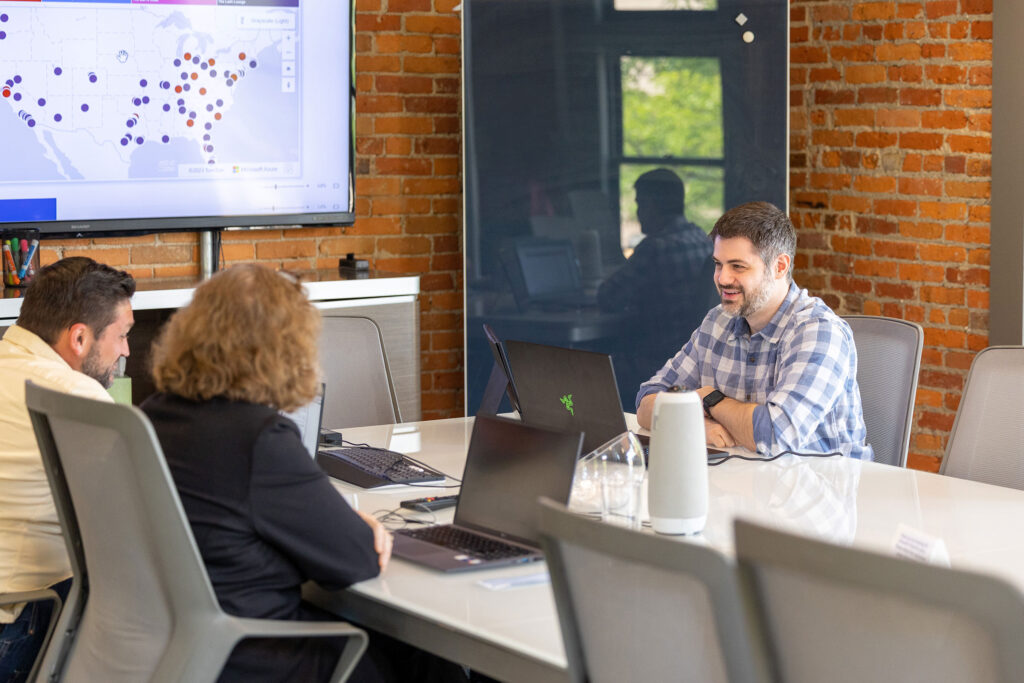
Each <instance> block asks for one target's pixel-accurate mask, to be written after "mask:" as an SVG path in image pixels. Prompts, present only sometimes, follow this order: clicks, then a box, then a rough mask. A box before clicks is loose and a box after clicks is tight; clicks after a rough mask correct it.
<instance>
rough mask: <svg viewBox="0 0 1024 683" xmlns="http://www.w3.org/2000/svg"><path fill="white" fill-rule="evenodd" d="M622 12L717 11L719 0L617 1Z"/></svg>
mask: <svg viewBox="0 0 1024 683" xmlns="http://www.w3.org/2000/svg"><path fill="white" fill-rule="evenodd" d="M615 9H616V10H617V11H620V12H633V11H652V10H653V11H658V10H716V9H718V0H615Z"/></svg>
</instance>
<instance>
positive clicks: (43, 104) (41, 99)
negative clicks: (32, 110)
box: [37, 97, 46, 107]
mask: <svg viewBox="0 0 1024 683" xmlns="http://www.w3.org/2000/svg"><path fill="white" fill-rule="evenodd" d="M37 102H38V103H39V106H40V107H45V106H46V98H45V97H40V98H39V99H38V100H37Z"/></svg>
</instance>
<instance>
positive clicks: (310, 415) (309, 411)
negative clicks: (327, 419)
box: [281, 383, 327, 458]
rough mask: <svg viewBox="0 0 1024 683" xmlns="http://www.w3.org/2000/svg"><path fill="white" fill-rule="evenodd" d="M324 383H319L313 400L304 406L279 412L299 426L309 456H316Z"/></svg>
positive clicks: (318, 444) (318, 443)
mask: <svg viewBox="0 0 1024 683" xmlns="http://www.w3.org/2000/svg"><path fill="white" fill-rule="evenodd" d="M326 388H327V387H326V385H324V384H323V383H321V384H320V391H319V392H318V393H317V395H316V396H315V397H313V400H312V401H310V402H309V403H307V404H306V405H304V406H301V407H299V408H296V409H295V410H293V411H292V412H290V413H286V412H284V411H281V414H282V415H284V416H285V417H287V418H291V421H292V422H294V423H295V425H296V426H297V427H298V428H299V436H301V437H302V445H303V446H305V447H306V451H307V452H309V456H310V457H311V458H316V451H317V448H318V447H319V446H320V420H321V418H322V417H323V414H324V392H325V391H326Z"/></svg>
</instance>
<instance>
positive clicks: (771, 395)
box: [636, 284, 873, 460]
mask: <svg viewBox="0 0 1024 683" xmlns="http://www.w3.org/2000/svg"><path fill="white" fill-rule="evenodd" d="M671 386H680V387H682V388H684V389H686V390H690V391H692V390H695V389H699V388H700V387H702V386H712V387H715V388H716V389H718V390H719V391H721V392H722V393H723V394H725V395H726V396H728V397H730V398H733V399H735V400H737V401H742V402H744V403H757V404H758V406H757V408H755V410H754V440H755V442H756V443H757V451H758V452H759V453H763V454H776V453H781V452H782V451H786V450H792V451H796V452H800V453H806V452H815V453H830V452H833V451H840V452H842V453H843V454H844V455H848V456H850V457H853V458H859V459H862V460H871V459H873V453H872V450H871V446H869V445H867V444H866V443H865V436H866V431H865V429H864V414H863V411H862V409H861V403H860V389H859V388H858V386H857V351H856V348H855V347H854V344H853V333H852V332H851V331H850V326H849V325H847V324H846V322H845V321H844V320H842V319H841V318H840V317H839V316H837V315H836V314H835V313H833V312H832V310H831V309H830V308H829V307H828V306H826V305H825V303H824V302H823V301H822V300H821V299H818V298H817V297H811V296H810V295H808V294H807V290H801V289H799V288H798V287H797V286H796V285H795V284H791V285H790V286H789V292H788V293H787V294H786V299H785V300H784V301H783V302H782V305H781V306H780V307H779V310H778V311H776V312H775V315H774V316H772V319H771V321H770V322H769V323H768V324H767V325H766V326H765V327H764V329H762V330H761V331H760V332H758V333H757V334H754V335H751V334H750V327H749V325H747V321H746V319H745V318H742V317H739V316H732V315H729V314H728V313H726V312H725V311H723V310H722V307H721V306H717V307H715V308H713V309H712V310H711V311H710V312H709V313H708V315H707V317H705V318H704V322H703V323H701V326H700V328H698V329H697V330H696V331H695V332H694V333H693V335H692V336H691V337H690V341H688V342H687V343H686V345H685V346H684V347H683V348H682V349H681V350H680V351H679V353H677V354H676V355H675V357H673V358H672V359H670V360H669V361H668V362H667V363H666V364H665V365H664V367H662V368H661V370H659V371H658V372H657V374H655V375H654V377H652V378H651V379H650V380H648V381H647V382H644V383H643V384H642V385H640V392H639V393H638V394H637V397H636V402H637V405H638V406H639V405H640V400H641V399H642V398H643V397H644V396H646V395H647V394H651V393H654V392H658V391H664V390H666V389H668V388H669V387H671Z"/></svg>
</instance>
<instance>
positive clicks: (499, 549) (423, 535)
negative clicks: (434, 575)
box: [400, 524, 533, 560]
mask: <svg viewBox="0 0 1024 683" xmlns="http://www.w3.org/2000/svg"><path fill="white" fill-rule="evenodd" d="M400 533H402V534H404V535H406V536H409V537H410V538H415V539H418V540H420V541H426V542H428V543H433V544H434V545H439V546H442V547H444V548H448V549H450V550H454V551H456V552H460V553H465V554H466V555H473V556H474V557H479V558H481V559H485V560H503V559H505V558H508V557H519V556H521V555H530V554H532V552H533V551H531V550H529V549H527V548H522V547H520V546H517V545H512V544H510V543H505V542H503V541H496V540H494V539H490V538H487V537H486V536H480V535H479V534H474V533H473V532H471V531H465V530H463V529H459V528H458V527H454V526H451V525H449V524H442V525H440V526H428V527H424V528H422V529H404V530H402V531H401V532H400Z"/></svg>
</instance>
